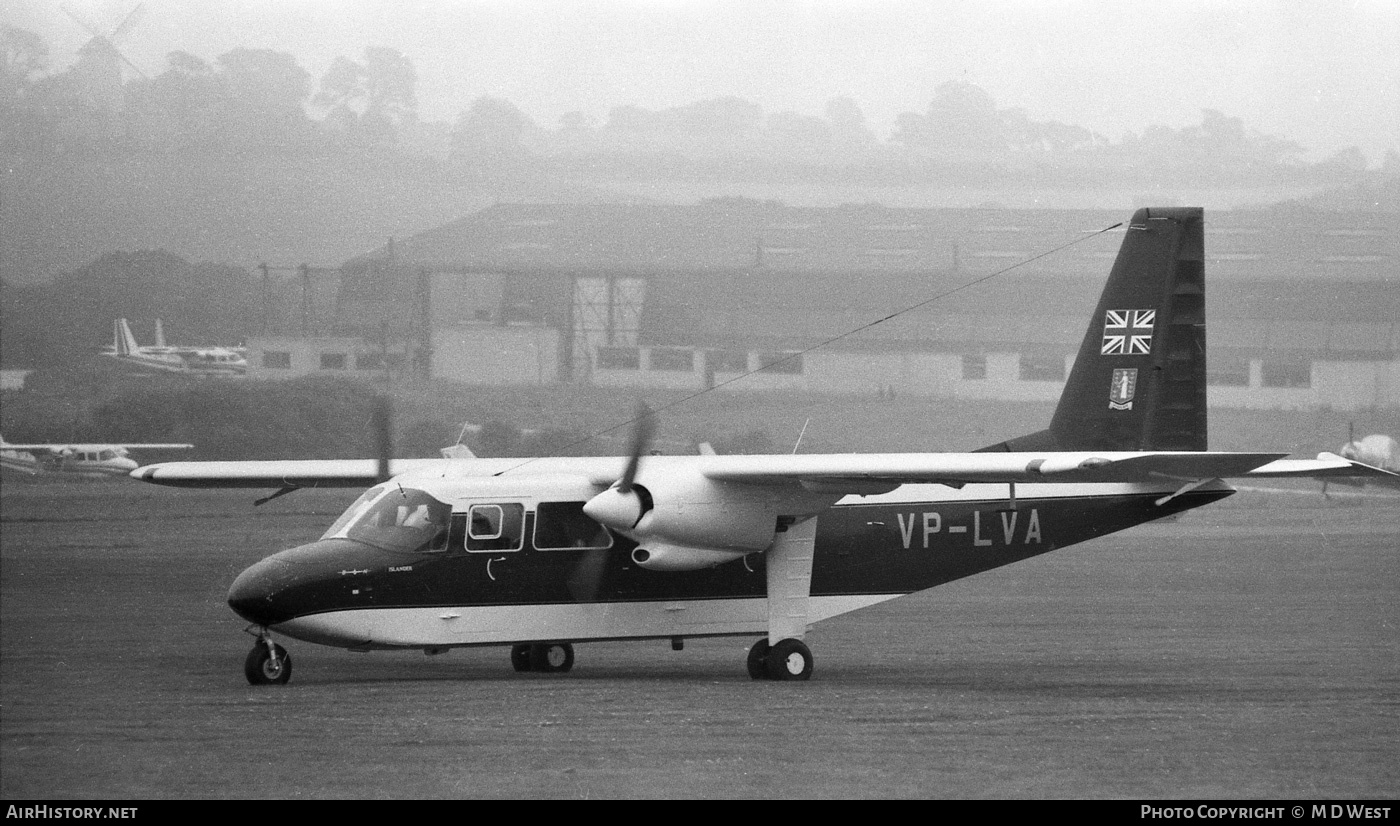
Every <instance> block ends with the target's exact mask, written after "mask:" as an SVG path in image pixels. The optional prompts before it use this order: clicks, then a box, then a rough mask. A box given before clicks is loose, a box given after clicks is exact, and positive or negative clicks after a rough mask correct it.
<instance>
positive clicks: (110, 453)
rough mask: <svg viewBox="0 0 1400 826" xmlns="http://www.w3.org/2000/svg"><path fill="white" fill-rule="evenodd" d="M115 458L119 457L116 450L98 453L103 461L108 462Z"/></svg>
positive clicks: (99, 459)
mask: <svg viewBox="0 0 1400 826" xmlns="http://www.w3.org/2000/svg"><path fill="white" fill-rule="evenodd" d="M115 458H117V452H116V451H115V450H102V451H98V453H97V459H98V461H101V462H106V461H108V460H110V459H115Z"/></svg>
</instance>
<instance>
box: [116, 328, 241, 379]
mask: <svg viewBox="0 0 1400 826" xmlns="http://www.w3.org/2000/svg"><path fill="white" fill-rule="evenodd" d="M102 354H103V355H104V356H108V357H110V358H114V359H116V360H117V361H119V362H121V363H122V364H123V365H125V366H127V367H130V368H132V369H133V370H136V371H138V372H143V373H177V374H181V375H187V376H203V377H209V376H242V375H245V374H246V373H247V372H248V359H247V357H246V351H245V350H244V348H242V347H204V346H189V345H168V344H166V343H165V330H164V328H163V327H162V326H161V322H160V319H156V343H155V344H154V345H152V346H145V347H143V346H141V345H140V344H137V343H136V336H134V335H132V333H131V325H129V324H127V321H126V319H124V318H119V319H117V320H116V321H114V322H113V323H112V344H111V345H110V346H109V347H106V348H103V351H102Z"/></svg>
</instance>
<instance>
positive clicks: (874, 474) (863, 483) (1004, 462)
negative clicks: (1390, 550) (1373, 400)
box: [699, 451, 1306, 493]
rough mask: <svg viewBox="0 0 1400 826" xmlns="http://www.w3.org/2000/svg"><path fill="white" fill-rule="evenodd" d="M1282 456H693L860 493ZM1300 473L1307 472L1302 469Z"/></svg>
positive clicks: (1193, 467)
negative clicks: (881, 487)
mask: <svg viewBox="0 0 1400 826" xmlns="http://www.w3.org/2000/svg"><path fill="white" fill-rule="evenodd" d="M1284 455H1285V454H1281V453H1212V452H1205V451H1199V452H1198V451H1153V452H1137V451H1134V452H1124V451H1111V452H1110V451H1100V452H1092V451H1073V452H1066V451H1045V452H1025V453H908V454H901V453H887V454H849V455H844V454H836V455H797V456H713V457H700V459H699V461H700V462H701V466H700V472H701V473H702V474H703V475H704V476H705V477H707V478H709V479H711V480H713V481H716V482H737V483H745V484H774V483H781V482H785V481H795V482H798V483H800V484H801V485H802V486H803V487H806V488H808V489H809V490H814V491H820V492H828V493H837V492H842V491H846V490H849V492H861V491H862V490H863V489H866V488H869V487H870V486H871V484H872V483H877V484H879V483H884V484H885V485H888V486H889V487H890V488H891V489H892V488H893V487H895V486H898V485H902V484H912V483H925V484H927V483H937V484H945V485H950V486H953V487H961V486H962V485H965V484H970V483H987V482H1034V483H1042V484H1043V483H1085V482H1120V483H1121V482H1159V483H1160V482H1187V481H1196V480H1199V479H1216V478H1227V477H1232V476H1242V475H1246V474H1248V473H1249V472H1250V471H1252V470H1253V469H1255V468H1257V467H1260V466H1264V465H1267V464H1269V463H1271V462H1275V461H1277V460H1279V459H1281V458H1282V457H1283V456H1284ZM1303 475H1306V474H1303Z"/></svg>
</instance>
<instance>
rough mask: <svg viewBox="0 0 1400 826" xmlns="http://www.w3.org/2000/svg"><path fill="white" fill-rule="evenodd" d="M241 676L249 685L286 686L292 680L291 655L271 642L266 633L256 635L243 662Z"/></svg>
mask: <svg viewBox="0 0 1400 826" xmlns="http://www.w3.org/2000/svg"><path fill="white" fill-rule="evenodd" d="M243 676H245V677H247V678H248V684H249V685H286V683H287V681H288V680H290V679H291V678H292V655H291V654H288V653H287V649H285V648H283V647H282V646H280V645H278V644H277V643H275V642H273V641H272V636H271V635H270V634H268V633H267V632H266V631H262V632H260V633H259V634H258V641H257V642H256V643H253V650H252V651H249V652H248V657H247V658H246V659H244V660H243Z"/></svg>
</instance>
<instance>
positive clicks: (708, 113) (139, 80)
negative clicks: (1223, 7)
mask: <svg viewBox="0 0 1400 826" xmlns="http://www.w3.org/2000/svg"><path fill="white" fill-rule="evenodd" d="M0 47H2V48H0V57H2V58H3V65H0V140H3V143H4V145H5V146H6V148H7V149H10V150H11V151H17V152H20V153H39V154H43V153H54V152H68V153H100V152H102V151H123V152H130V151H147V152H157V153H194V154H209V153H228V152H247V151H253V150H256V151H260V152H268V151H275V152H281V153H288V154H292V155H298V156H318V155H325V154H327V153H358V154H361V155H368V156H372V157H376V158H378V159H380V160H382V161H383V162H385V163H391V162H394V161H395V160H396V159H397V160H402V159H403V158H423V159H431V160H433V161H434V162H436V163H438V164H440V165H442V166H443V167H445V168H448V169H452V168H458V169H468V170H470V169H482V168H496V167H499V166H500V165H502V164H506V165H510V164H517V165H522V166H523V165H530V164H533V165H538V164H540V163H542V162H543V163H549V164H554V165H556V166H558V167H560V168H561V170H565V171H569V172H570V173H573V174H578V173H588V172H590V171H593V172H595V173H596V172H599V171H601V172H602V173H603V174H608V173H611V172H616V171H618V170H619V169H631V170H633V171H634V172H635V171H636V170H642V171H648V170H651V171H660V172H665V171H667V170H674V169H675V168H676V167H677V165H678V164H679V165H681V166H683V167H689V168H691V169H692V170H693V169H694V168H703V169H708V170H711V171H725V170H727V171H729V172H730V173H738V172H743V173H744V174H751V173H752V168H751V167H744V166H743V165H744V164H745V163H749V164H752V163H754V162H758V163H762V164H768V165H773V166H776V167H779V168H782V169H785V170H789V171H790V170H791V169H792V168H794V167H801V168H806V169H809V170H822V169H826V170H832V169H839V170H844V171H846V172H847V173H848V174H866V175H874V176H889V175H905V176H909V175H913V176H916V177H917V176H918V175H919V174H921V173H922V174H929V173H931V172H933V173H937V172H947V171H948V170H954V169H956V170H962V171H964V172H972V173H975V174H996V173H998V172H1001V173H1015V174H1019V175H1025V174H1052V173H1053V174H1059V175H1065V174H1071V175H1085V174H1102V175H1108V174H1113V175H1116V176H1122V175H1125V174H1128V175H1132V174H1138V173H1141V172H1143V171H1144V170H1146V169H1150V170H1152V171H1154V172H1155V173H1161V172H1171V173H1175V174H1190V175H1192V176H1195V177H1197V178H1202V179H1210V180H1219V179H1220V176H1221V175H1227V176H1230V177H1234V178H1242V177H1243V178H1251V179H1255V180H1267V179H1269V178H1271V177H1278V176H1294V177H1296V176H1299V175H1307V174H1313V173H1325V174H1328V175H1336V174H1338V173H1349V174H1359V173H1362V172H1364V171H1365V170H1366V169H1367V165H1368V160H1367V159H1366V158H1365V157H1364V155H1363V154H1362V153H1361V152H1360V150H1358V149H1356V148H1355V147H1351V148H1348V149H1344V150H1340V151H1339V152H1337V153H1335V154H1334V155H1333V156H1331V157H1329V158H1327V159H1326V160H1324V161H1321V162H1319V163H1315V164H1309V163H1306V162H1305V161H1304V160H1303V158H1304V155H1305V152H1306V150H1305V148H1304V147H1302V146H1300V145H1298V144H1297V143H1295V142H1293V141H1290V140H1288V139H1286V138H1282V137H1278V136H1273V135H1267V134H1264V133H1261V132H1259V131H1258V130H1255V129H1252V128H1249V127H1248V126H1247V125H1246V124H1245V123H1243V121H1242V120H1241V119H1239V118H1235V117H1231V116H1229V115H1228V114H1226V113H1223V112H1219V111H1215V110H1209V109H1208V110H1203V111H1202V114H1201V121H1200V123H1199V124H1194V125H1189V126H1185V127H1182V128H1180V129H1173V128H1170V127H1166V126H1149V127H1147V128H1146V129H1144V130H1143V131H1141V132H1140V133H1131V132H1130V133H1127V134H1125V135H1122V136H1119V137H1117V138H1116V139H1115V138H1111V137H1108V136H1104V135H1102V134H1099V133H1096V132H1093V131H1091V130H1089V129H1086V128H1084V127H1080V126H1076V125H1073V124H1066V123H1061V122H1058V121H1053V120H1050V121H1047V120H1037V119H1034V118H1031V117H1030V116H1029V115H1028V114H1027V113H1026V111H1025V110H1024V109H1022V108H1018V107H1005V106H1001V105H999V104H998V103H997V102H996V101H995V100H994V99H993V98H992V97H991V95H990V94H988V93H987V91H986V90H984V89H982V88H981V87H978V86H976V85H975V84H971V83H967V82H963V81H950V82H947V83H944V84H942V85H941V86H939V87H937V89H936V91H935V95H934V98H933V99H932V100H931V101H929V103H928V104H927V106H925V107H923V108H922V109H918V110H913V111H908V112H905V113H903V114H901V115H899V116H898V118H897V121H896V124H895V126H894V128H893V129H892V130H891V131H890V132H889V133H888V134H885V135H878V134H876V133H875V131H874V130H873V129H872V128H871V126H870V125H869V124H868V123H867V121H866V118H865V116H864V114H863V113H862V112H861V110H860V107H859V105H858V104H857V103H856V102H855V101H854V100H852V99H850V98H848V97H836V98H833V99H832V100H831V101H830V102H829V103H828V104H827V106H826V108H825V111H824V112H823V113H822V114H821V115H812V114H802V113H797V112H792V111H779V112H765V111H764V110H763V108H762V107H760V106H759V105H758V104H756V103H753V102H752V101H748V100H744V99H741V98H735V97H726V98H718V99H713V100H703V101H698V102H695V103H691V104H687V105H684V106H678V107H669V108H663V109H655V110H653V109H647V108H644V107H640V106H635V105H619V106H617V107H614V108H613V109H612V110H610V111H609V112H608V114H607V116H606V118H605V119H603V120H602V121H601V122H597V121H596V120H595V119H593V118H591V117H590V116H589V115H587V114H585V113H583V112H577V111H576V112H569V113H567V114H565V115H564V116H563V117H562V118H560V120H559V122H558V123H557V124H554V125H552V126H551V125H542V124H540V123H537V122H536V121H535V120H534V119H532V118H531V117H530V116H529V115H527V114H526V113H525V112H523V111H521V110H520V109H519V108H518V107H517V106H515V105H514V104H513V103H511V102H510V101H508V100H505V99H503V98H498V97H491V96H482V97H479V98H477V99H476V100H474V101H471V102H469V103H467V104H465V105H464V107H463V108H462V110H461V111H460V113H459V114H458V116H457V117H456V118H455V119H454V120H453V121H451V122H433V121H427V120H424V119H423V118H421V117H420V113H419V111H418V102H417V100H418V99H417V86H418V77H417V73H416V71H415V70H414V67H413V63H412V61H411V60H410V59H409V58H408V57H407V56H405V55H404V54H402V53H401V52H399V51H397V50H395V49H387V48H375V47H370V48H367V49H366V50H365V51H364V53H363V54H362V55H361V56H359V57H358V58H349V57H344V56H342V57H338V58H337V59H336V60H335V61H334V62H333V64H332V65H331V67H330V68H329V70H327V72H326V73H325V74H324V75H323V76H322V77H321V78H320V79H319V80H315V79H313V78H312V76H311V75H310V73H308V72H307V71H306V70H305V69H304V68H302V67H301V66H300V65H299V63H298V62H297V60H296V58H295V57H294V56H293V55H290V54H287V53H284V52H276V51H273V50H268V49H247V48H239V49H234V50H231V51H229V52H226V53H224V54H222V55H219V56H218V57H216V58H215V59H214V60H212V61H208V60H205V59H203V58H201V57H199V56H197V55H194V54H191V53H189V52H186V51H174V52H171V53H170V54H169V55H168V56H167V59H166V66H165V68H164V69H163V71H161V72H160V73H159V74H157V75H155V76H153V77H136V78H133V79H130V80H124V79H123V75H122V58H121V56H120V54H119V53H117V52H116V50H115V48H114V47H113V46H112V45H111V44H110V43H107V42H105V41H103V40H101V39H100V38H99V39H95V40H94V41H93V43H90V44H89V46H88V47H85V48H84V50H83V52H82V53H81V55H80V57H79V60H78V61H77V63H75V64H74V65H73V66H71V67H70V68H68V69H65V70H63V71H61V72H53V73H48V66H49V62H50V59H49V52H48V47H47V44H46V43H45V42H44V40H43V39H42V38H41V37H40V36H39V35H37V34H35V33H33V32H29V31H27V30H23V29H18V28H15V27H10V26H3V27H0ZM1380 161H1381V165H1382V166H1384V167H1386V168H1388V169H1389V170H1390V171H1392V172H1394V171H1397V170H1400V156H1397V155H1396V153H1394V152H1391V153H1389V154H1388V155H1387V157H1386V158H1384V159H1380Z"/></svg>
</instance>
